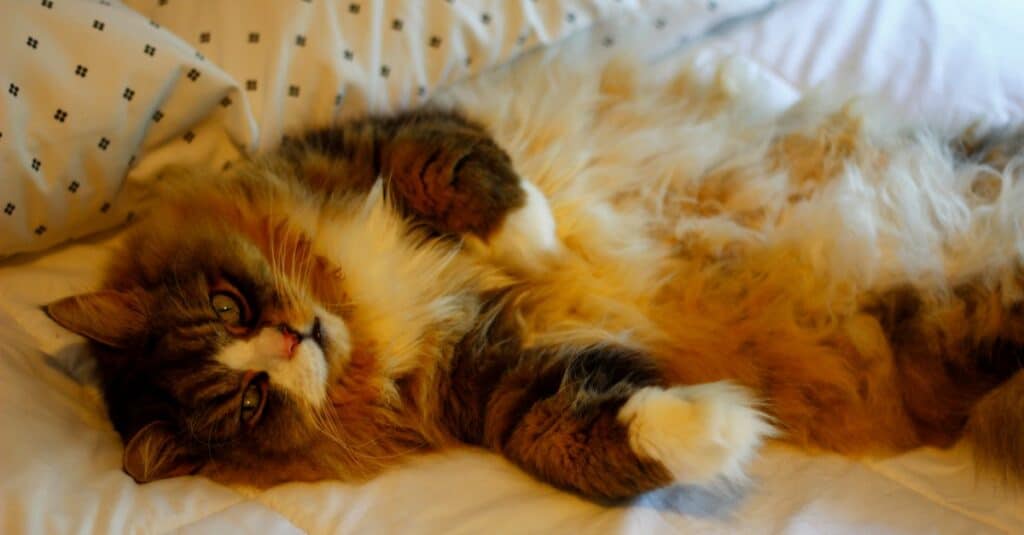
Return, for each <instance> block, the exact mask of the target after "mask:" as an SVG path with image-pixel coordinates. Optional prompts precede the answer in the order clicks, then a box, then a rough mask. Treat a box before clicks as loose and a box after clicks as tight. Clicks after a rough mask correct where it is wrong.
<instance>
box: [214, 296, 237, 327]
mask: <svg viewBox="0 0 1024 535" xmlns="http://www.w3.org/2000/svg"><path fill="white" fill-rule="evenodd" d="M210 306H212V307H213V311H214V312H215V313H216V314H217V317H218V318H220V321H222V322H224V324H225V325H228V326H230V327H237V326H239V325H241V324H242V323H243V322H244V321H245V317H244V313H245V311H244V309H243V308H242V304H241V302H240V301H239V299H238V298H237V297H235V296H233V295H231V294H228V293H224V292H218V293H215V294H213V295H211V296H210Z"/></svg>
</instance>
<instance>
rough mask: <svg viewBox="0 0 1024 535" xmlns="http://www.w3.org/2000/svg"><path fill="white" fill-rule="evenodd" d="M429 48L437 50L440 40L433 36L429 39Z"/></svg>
mask: <svg viewBox="0 0 1024 535" xmlns="http://www.w3.org/2000/svg"><path fill="white" fill-rule="evenodd" d="M430 46H432V47H434V48H437V47H439V46H441V38H440V37H438V36H436V35H434V36H431V37H430Z"/></svg>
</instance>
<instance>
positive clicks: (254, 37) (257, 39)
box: [249, 32, 260, 43]
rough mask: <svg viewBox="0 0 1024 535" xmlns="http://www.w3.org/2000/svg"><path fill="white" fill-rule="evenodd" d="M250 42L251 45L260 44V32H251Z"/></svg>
mask: <svg viewBox="0 0 1024 535" xmlns="http://www.w3.org/2000/svg"><path fill="white" fill-rule="evenodd" d="M249 42H250V43H258V42H260V34H259V32H249Z"/></svg>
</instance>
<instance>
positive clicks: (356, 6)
mask: <svg viewBox="0 0 1024 535" xmlns="http://www.w3.org/2000/svg"><path fill="white" fill-rule="evenodd" d="M348 12H349V13H359V4H349V5H348Z"/></svg>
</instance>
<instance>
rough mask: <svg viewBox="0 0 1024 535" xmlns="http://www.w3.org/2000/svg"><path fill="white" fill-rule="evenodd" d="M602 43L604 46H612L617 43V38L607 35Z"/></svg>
mask: <svg viewBox="0 0 1024 535" xmlns="http://www.w3.org/2000/svg"><path fill="white" fill-rule="evenodd" d="M601 44H602V45H604V46H612V45H614V44H615V38H614V37H612V36H608V37H605V38H604V39H603V40H601Z"/></svg>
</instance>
